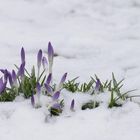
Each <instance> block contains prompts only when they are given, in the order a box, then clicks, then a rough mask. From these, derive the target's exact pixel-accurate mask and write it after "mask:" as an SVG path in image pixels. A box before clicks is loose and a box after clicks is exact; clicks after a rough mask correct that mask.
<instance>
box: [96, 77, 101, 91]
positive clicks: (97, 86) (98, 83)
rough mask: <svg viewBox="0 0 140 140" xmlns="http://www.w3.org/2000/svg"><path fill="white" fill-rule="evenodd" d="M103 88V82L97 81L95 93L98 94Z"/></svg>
mask: <svg viewBox="0 0 140 140" xmlns="http://www.w3.org/2000/svg"><path fill="white" fill-rule="evenodd" d="M100 87H101V82H100V80H99V79H97V81H96V86H95V92H96V93H98V92H99V90H100Z"/></svg>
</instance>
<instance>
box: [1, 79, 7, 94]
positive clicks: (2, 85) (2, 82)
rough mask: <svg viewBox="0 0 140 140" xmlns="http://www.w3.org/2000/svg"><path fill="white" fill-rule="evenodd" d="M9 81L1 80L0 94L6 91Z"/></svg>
mask: <svg viewBox="0 0 140 140" xmlns="http://www.w3.org/2000/svg"><path fill="white" fill-rule="evenodd" d="M6 84H7V81H5V82H4V81H3V78H0V94H1V93H2V92H3V91H4V90H5V88H6Z"/></svg>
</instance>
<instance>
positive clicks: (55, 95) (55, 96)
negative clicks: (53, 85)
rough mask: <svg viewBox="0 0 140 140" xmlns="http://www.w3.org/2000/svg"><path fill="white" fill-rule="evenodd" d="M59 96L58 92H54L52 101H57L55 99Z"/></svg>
mask: <svg viewBox="0 0 140 140" xmlns="http://www.w3.org/2000/svg"><path fill="white" fill-rule="evenodd" d="M59 96H60V91H57V92H55V93H54V95H53V96H52V99H53V100H57V99H58V98H59Z"/></svg>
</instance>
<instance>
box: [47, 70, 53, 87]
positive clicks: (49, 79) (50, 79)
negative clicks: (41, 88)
mask: <svg viewBox="0 0 140 140" xmlns="http://www.w3.org/2000/svg"><path fill="white" fill-rule="evenodd" d="M51 81H52V74H51V73H50V74H49V75H48V77H47V80H46V84H48V85H49V84H50V83H51Z"/></svg>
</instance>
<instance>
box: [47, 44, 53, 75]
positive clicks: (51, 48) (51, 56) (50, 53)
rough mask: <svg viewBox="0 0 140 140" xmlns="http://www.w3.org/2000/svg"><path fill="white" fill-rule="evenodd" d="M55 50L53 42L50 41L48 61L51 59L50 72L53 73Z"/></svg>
mask: <svg viewBox="0 0 140 140" xmlns="http://www.w3.org/2000/svg"><path fill="white" fill-rule="evenodd" d="M53 57H54V50H53V47H52V45H51V43H50V42H49V43H48V61H49V73H52V65H53Z"/></svg>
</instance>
